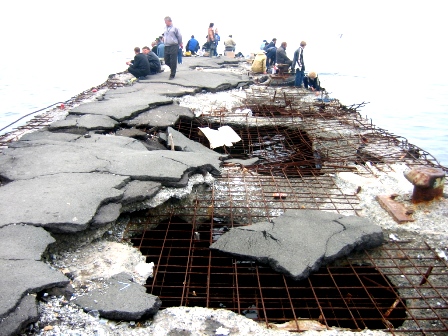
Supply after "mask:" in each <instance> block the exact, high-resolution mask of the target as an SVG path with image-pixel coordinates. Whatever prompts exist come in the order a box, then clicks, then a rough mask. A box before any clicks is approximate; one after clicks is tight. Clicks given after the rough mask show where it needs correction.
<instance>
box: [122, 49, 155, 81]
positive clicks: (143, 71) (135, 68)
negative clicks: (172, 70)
mask: <svg viewBox="0 0 448 336" xmlns="http://www.w3.org/2000/svg"><path fill="white" fill-rule="evenodd" d="M134 52H135V56H134V60H133V61H130V62H126V64H127V65H129V68H128V71H129V72H130V73H131V74H133V75H134V76H135V77H137V78H138V79H143V78H145V77H146V76H148V75H149V73H150V68H149V62H148V57H146V55H144V54H142V53H140V48H139V47H135V48H134Z"/></svg>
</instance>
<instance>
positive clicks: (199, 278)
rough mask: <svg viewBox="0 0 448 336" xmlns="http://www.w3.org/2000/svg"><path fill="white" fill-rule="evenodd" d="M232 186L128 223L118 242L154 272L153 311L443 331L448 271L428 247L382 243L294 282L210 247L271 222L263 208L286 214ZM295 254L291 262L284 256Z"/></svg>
mask: <svg viewBox="0 0 448 336" xmlns="http://www.w3.org/2000/svg"><path fill="white" fill-rule="evenodd" d="M241 182H242V183H241V185H240V186H237V185H235V184H233V186H234V187H233V188H231V187H230V184H229V185H228V186H227V187H228V190H227V192H225V190H224V189H225V188H226V187H225V185H224V184H223V185H222V187H223V190H221V191H220V192H217V194H219V195H221V196H220V197H216V196H217V195H216V194H214V192H213V191H212V190H210V191H209V192H208V193H205V194H208V196H207V197H201V196H200V194H197V195H195V197H194V200H193V202H192V205H191V206H190V207H188V206H185V205H182V206H179V207H176V206H173V207H172V208H171V213H169V214H163V215H157V214H155V213H154V214H152V213H148V214H144V215H142V217H140V218H139V217H134V218H133V220H132V221H131V222H130V224H129V225H128V227H127V231H126V233H125V236H126V237H127V239H129V240H130V241H131V242H132V243H133V244H134V246H136V247H138V248H139V249H140V251H141V252H142V254H143V255H145V256H146V258H147V262H151V261H152V262H154V263H155V265H156V267H155V270H154V277H153V278H152V279H151V278H149V279H148V283H147V288H148V292H149V293H152V294H154V295H157V296H159V297H160V298H161V300H162V302H163V306H162V308H163V307H170V306H191V307H194V306H202V307H209V308H226V309H229V310H232V311H234V312H237V313H239V314H243V315H246V316H247V317H250V318H253V319H256V320H259V321H263V322H265V323H266V324H269V323H284V322H288V321H294V322H299V321H300V320H301V319H313V320H316V321H319V322H320V323H322V324H323V325H324V326H326V327H328V328H330V327H343V328H350V329H354V330H361V329H364V328H370V329H383V330H389V331H392V332H398V331H400V332H406V333H416V334H429V333H431V334H439V335H442V334H445V333H446V332H448V310H447V307H448V300H447V295H448V287H447V286H446V283H447V280H448V276H447V274H448V273H447V272H448V265H447V263H446V262H445V261H444V260H443V259H440V258H439V257H438V255H437V253H436V252H435V251H434V250H433V249H431V248H430V247H429V246H428V245H423V246H422V245H421V244H420V245H419V244H418V243H415V242H404V241H401V242H396V241H390V242H388V243H386V244H385V245H383V246H382V247H380V248H377V249H373V250H369V251H364V252H360V253H357V254H353V255H351V256H350V257H348V258H345V259H342V260H339V261H338V262H336V263H334V264H331V265H329V266H327V267H325V268H322V269H320V270H319V271H318V272H316V273H315V274H313V275H311V276H310V277H309V278H308V279H306V280H302V281H294V280H292V279H289V278H287V277H285V276H284V275H282V274H280V273H278V272H275V271H273V270H272V269H271V268H270V267H268V266H266V265H262V264H258V263H256V262H253V261H250V260H244V259H237V258H233V257H230V256H227V255H225V254H223V253H220V252H217V251H212V250H210V249H209V246H210V245H211V244H212V243H213V242H214V241H216V240H217V239H219V237H220V236H221V235H222V234H224V233H225V232H226V231H227V230H228V229H230V228H231V227H236V226H241V225H246V224H250V223H253V222H256V221H267V220H269V219H270V218H272V215H278V213H277V214H272V212H273V211H272V210H271V208H270V204H269V203H277V204H276V205H277V208H278V209H283V207H286V204H285V202H284V200H281V199H280V200H269V198H268V197H263V196H260V197H259V201H258V202H257V201H256V200H254V201H252V197H253V194H251V193H250V192H249V193H246V191H247V189H251V187H250V186H249V187H248V186H243V185H244V184H245V183H243V182H244V181H241ZM238 189H240V192H238ZM214 190H215V191H216V188H215V189H214ZM253 191H254V193H255V194H257V193H258V194H260V195H262V194H263V193H262V192H259V191H258V192H256V191H255V189H254V190H253ZM201 194H204V193H201ZM246 195H247V197H248V199H245V197H246ZM249 203H250V204H254V206H253V207H252V206H250V207H249V206H248V204H249ZM244 205H245V206H244ZM258 206H259V207H258ZM272 208H274V207H272ZM281 211H282V210H279V212H281ZM296 257H300V256H291V258H296ZM296 326H297V328H296V330H299V329H300V328H299V324H297V325H296Z"/></svg>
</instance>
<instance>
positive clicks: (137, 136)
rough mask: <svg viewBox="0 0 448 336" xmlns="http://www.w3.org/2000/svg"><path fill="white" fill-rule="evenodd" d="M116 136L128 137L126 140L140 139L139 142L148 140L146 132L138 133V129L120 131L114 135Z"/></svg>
mask: <svg viewBox="0 0 448 336" xmlns="http://www.w3.org/2000/svg"><path fill="white" fill-rule="evenodd" d="M115 135H116V136H124V137H128V138H134V139H140V140H146V139H147V138H148V134H147V133H146V132H143V131H140V130H139V129H136V128H131V129H127V128H124V129H121V130H118V131H117V132H116V133H115Z"/></svg>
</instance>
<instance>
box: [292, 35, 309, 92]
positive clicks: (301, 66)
mask: <svg viewBox="0 0 448 336" xmlns="http://www.w3.org/2000/svg"><path fill="white" fill-rule="evenodd" d="M305 46H306V42H305V41H302V42H300V47H299V49H297V50H296V51H295V52H294V58H293V60H292V69H293V70H294V68H295V66H296V65H297V69H296V79H295V81H294V86H297V87H302V83H303V77H304V76H305V63H304V62H303V49H304V48H305Z"/></svg>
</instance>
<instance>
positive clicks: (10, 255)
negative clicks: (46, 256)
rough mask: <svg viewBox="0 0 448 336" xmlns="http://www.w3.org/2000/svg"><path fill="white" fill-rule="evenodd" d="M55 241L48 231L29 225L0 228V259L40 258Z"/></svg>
mask: <svg viewBox="0 0 448 336" xmlns="http://www.w3.org/2000/svg"><path fill="white" fill-rule="evenodd" d="M54 242H55V239H54V238H53V237H52V236H51V235H50V233H49V232H47V231H45V230H44V229H42V228H39V227H35V226H30V225H9V226H6V227H3V228H0V259H10V260H17V259H26V260H41V258H42V253H44V252H45V250H46V249H47V247H48V245H50V244H52V243H54Z"/></svg>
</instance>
